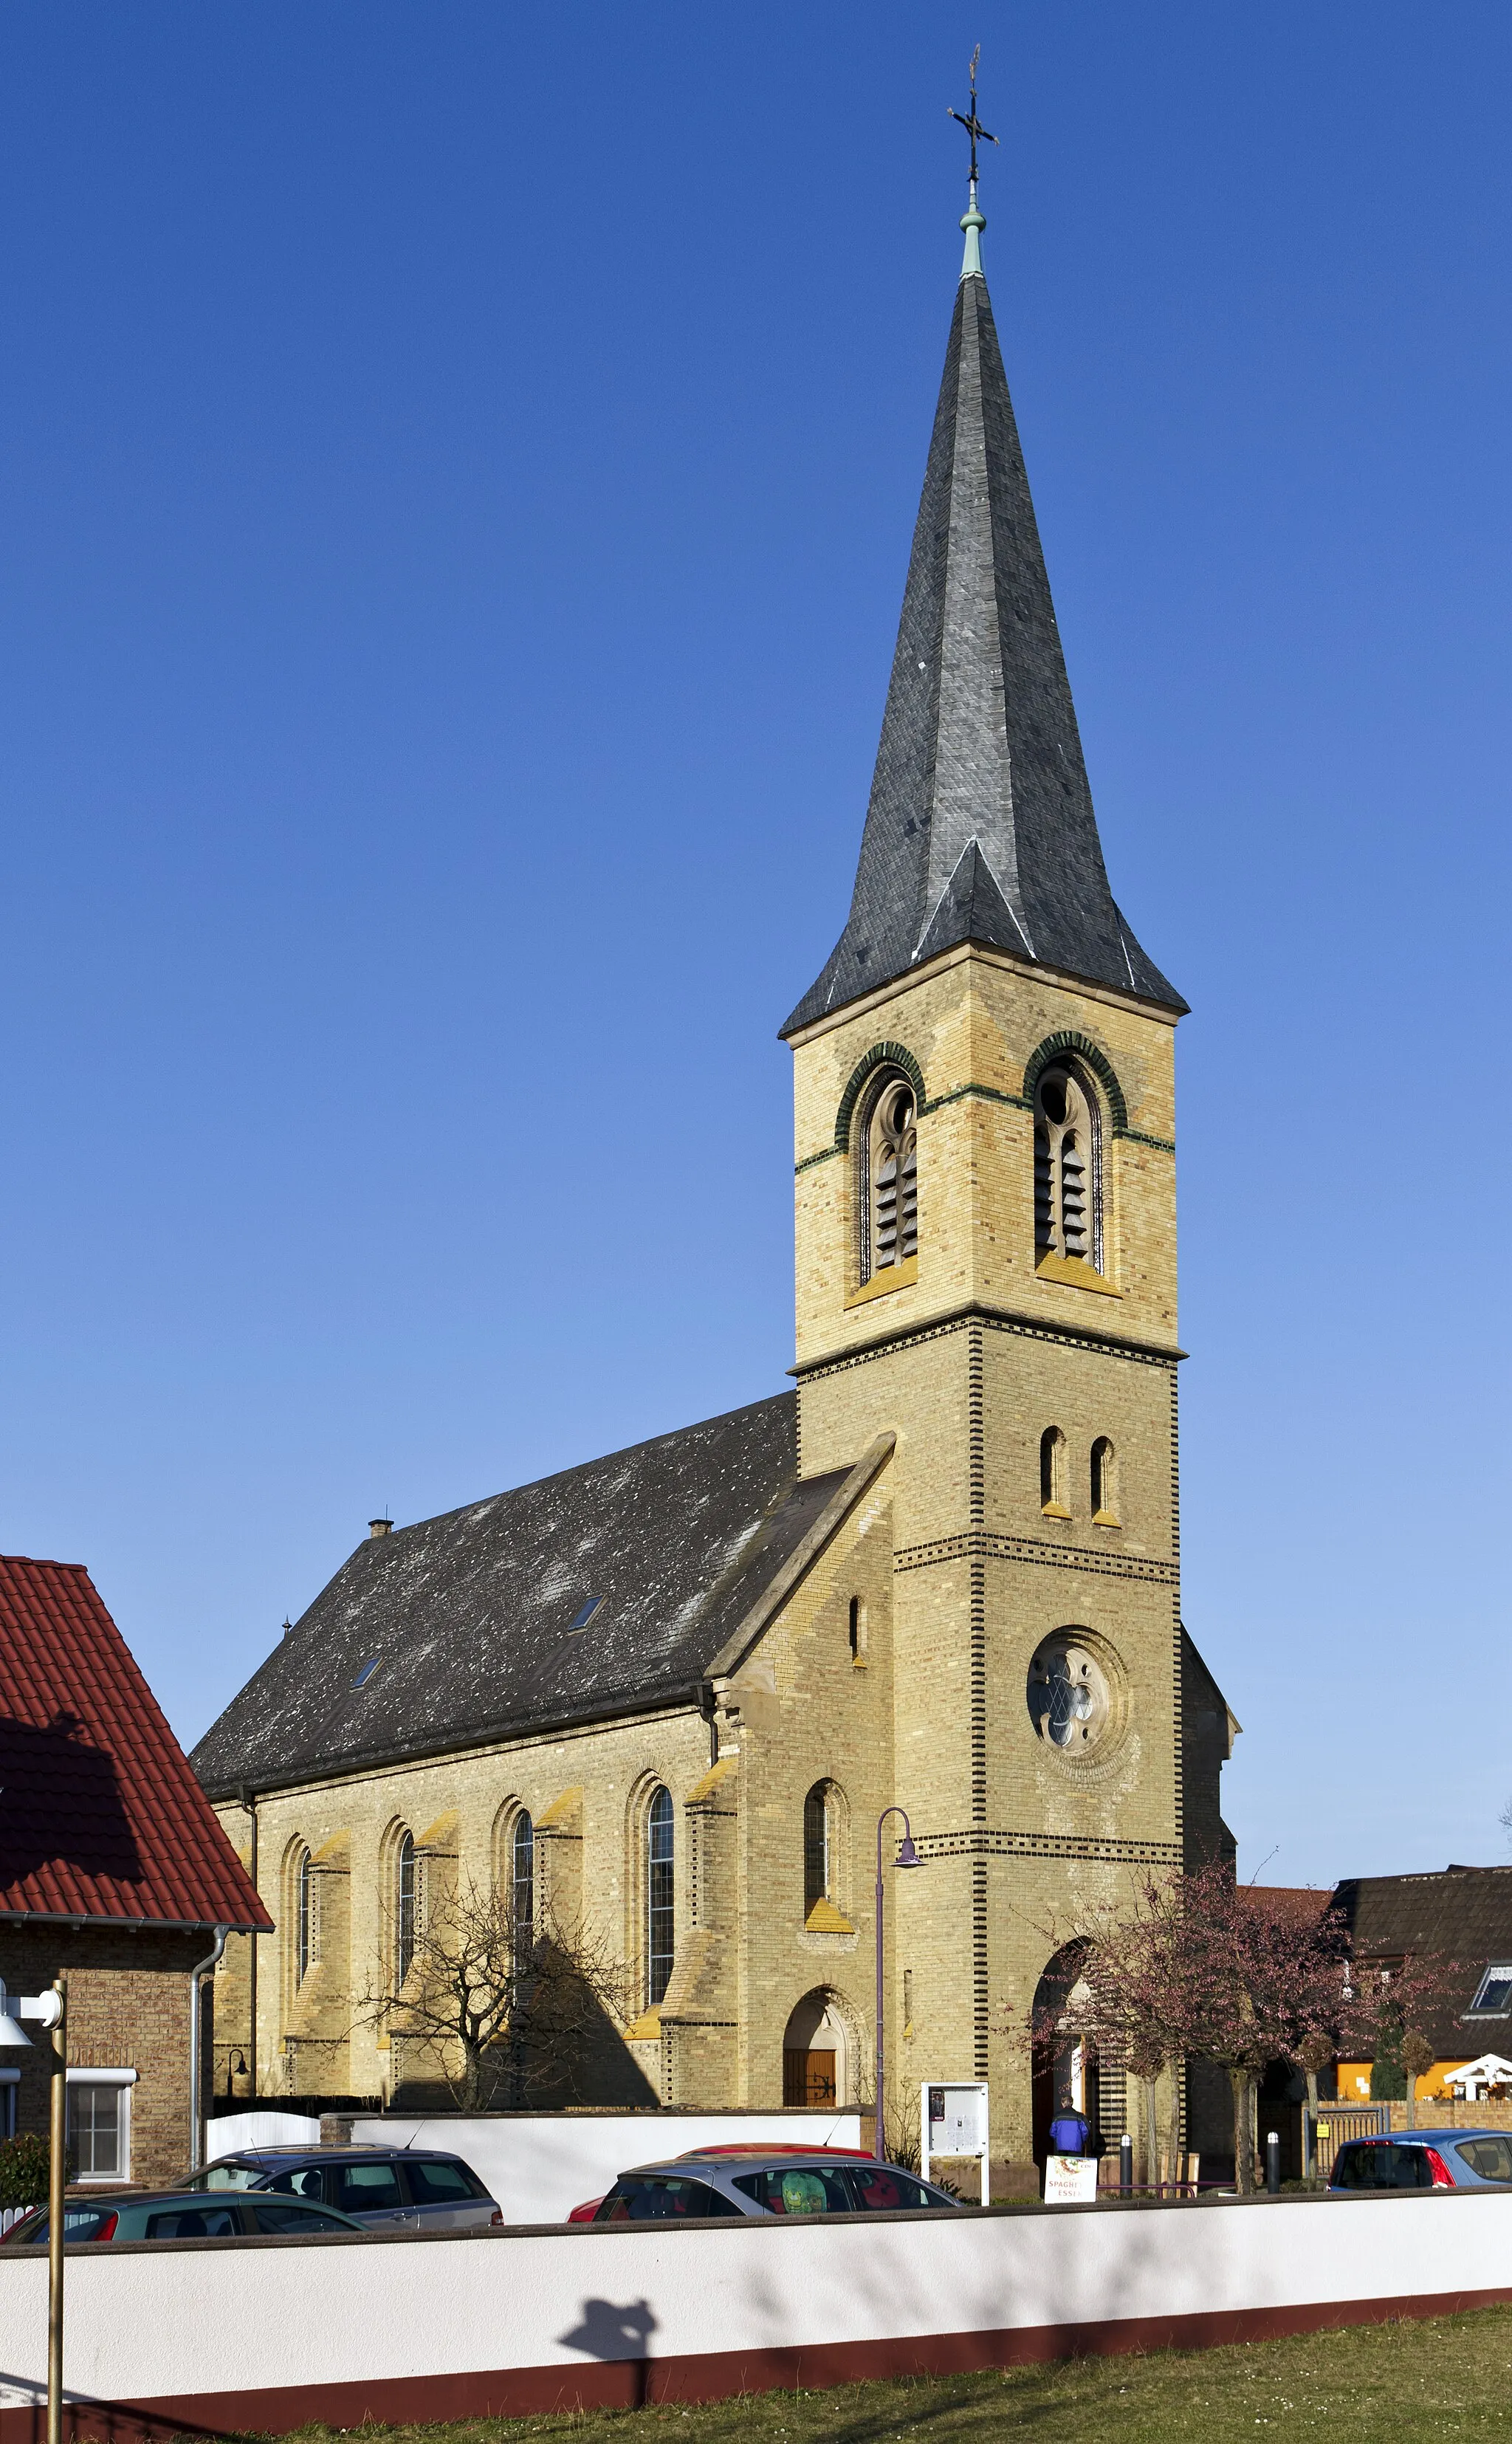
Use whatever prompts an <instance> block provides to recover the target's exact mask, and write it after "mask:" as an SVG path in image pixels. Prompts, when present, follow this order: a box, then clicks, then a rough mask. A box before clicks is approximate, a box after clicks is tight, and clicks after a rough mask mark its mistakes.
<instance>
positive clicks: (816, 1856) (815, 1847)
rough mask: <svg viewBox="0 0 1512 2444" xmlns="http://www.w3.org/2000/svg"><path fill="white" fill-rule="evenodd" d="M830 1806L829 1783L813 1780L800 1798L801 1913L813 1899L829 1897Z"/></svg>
mask: <svg viewBox="0 0 1512 2444" xmlns="http://www.w3.org/2000/svg"><path fill="white" fill-rule="evenodd" d="M831 1813H832V1811H831V1808H830V1794H829V1786H828V1784H827V1783H822V1782H816V1784H815V1785H814V1787H813V1789H812V1790H811V1791H810V1792H809V1794H808V1797H807V1798H806V1799H805V1800H804V1802H803V1915H804V1916H805V1917H806V1916H807V1915H808V1913H809V1911H810V1910H811V1909H812V1908H813V1906H814V1904H815V1902H816V1901H827V1900H830V1899H832V1898H833V1895H832V1893H831V1890H830V1884H831V1880H832V1878H833V1874H834V1866H835V1861H834V1859H833V1856H832V1842H831Z"/></svg>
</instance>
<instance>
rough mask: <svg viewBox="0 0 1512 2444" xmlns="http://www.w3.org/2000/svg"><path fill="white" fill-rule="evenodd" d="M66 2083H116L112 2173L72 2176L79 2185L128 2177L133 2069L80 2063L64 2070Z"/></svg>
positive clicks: (73, 2084)
mask: <svg viewBox="0 0 1512 2444" xmlns="http://www.w3.org/2000/svg"><path fill="white" fill-rule="evenodd" d="M65 2078H66V2080H67V2083H68V2085H69V2086H70V2087H119V2088H120V2104H119V2105H118V2107H117V2111H118V2113H119V2116H120V2149H119V2151H118V2161H117V2165H116V2170H115V2171H114V2172H113V2173H79V2174H76V2175H75V2178H76V2180H77V2181H78V2184H79V2186H80V2188H81V2189H84V2188H88V2187H90V2186H96V2187H103V2186H104V2185H105V2184H106V2183H107V2182H111V2183H115V2184H117V2185H119V2184H120V2182H122V2181H129V2180H130V2178H131V2091H132V2089H133V2088H134V2087H135V2086H136V2084H137V2074H136V2072H135V2071H134V2070H89V2069H85V2068H83V2066H81V2067H80V2068H79V2069H77V2070H69V2071H67V2072H66V2073H65Z"/></svg>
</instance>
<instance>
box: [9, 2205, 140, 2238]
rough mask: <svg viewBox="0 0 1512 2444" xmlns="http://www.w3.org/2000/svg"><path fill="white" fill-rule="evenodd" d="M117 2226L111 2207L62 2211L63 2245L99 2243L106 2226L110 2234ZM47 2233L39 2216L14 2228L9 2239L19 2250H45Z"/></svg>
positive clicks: (43, 2219) (72, 2208)
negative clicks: (85, 2242) (32, 2221)
mask: <svg viewBox="0 0 1512 2444" xmlns="http://www.w3.org/2000/svg"><path fill="white" fill-rule="evenodd" d="M116 2222H117V2216H116V2211H115V2209H114V2208H113V2207H107V2206H98V2207H65V2209H64V2211H63V2236H64V2241H65V2244H66V2245H67V2246H70V2247H71V2246H72V2244H73V2243H74V2242H75V2241H77V2240H98V2239H99V2238H100V2236H101V2232H102V2231H105V2230H106V2228H107V2226H108V2228H109V2231H110V2232H112V2233H113V2232H114V2231H115V2229H116ZM49 2230H50V2227H49V2224H48V2220H47V2217H46V2215H39V2216H38V2218H37V2220H36V2222H35V2223H31V2224H25V2223H23V2224H17V2225H16V2227H15V2230H14V2231H12V2232H11V2233H9V2238H10V2239H12V2240H14V2241H16V2242H17V2243H18V2244H19V2245H20V2246H21V2247H22V2248H26V2249H46V2245H47V2238H48V2233H49Z"/></svg>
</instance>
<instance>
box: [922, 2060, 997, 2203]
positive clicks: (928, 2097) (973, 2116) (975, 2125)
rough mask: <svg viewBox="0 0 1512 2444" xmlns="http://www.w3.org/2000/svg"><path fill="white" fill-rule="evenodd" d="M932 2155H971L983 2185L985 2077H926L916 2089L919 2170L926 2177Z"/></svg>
mask: <svg viewBox="0 0 1512 2444" xmlns="http://www.w3.org/2000/svg"><path fill="white" fill-rule="evenodd" d="M936 2156H944V2157H962V2156H971V2157H976V2159H977V2160H978V2161H979V2162H980V2164H981V2166H982V2203H983V2205H984V2206H986V2205H987V2204H988V2203H989V2196H988V2188H987V2083H986V2080H985V2079H960V2080H938V2079H936V2080H926V2081H925V2083H924V2085H923V2087H922V2088H921V2089H920V2091H919V2170H920V2171H921V2173H922V2174H923V2176H924V2177H925V2179H926V2180H928V2179H929V2178H930V2177H931V2176H930V2165H931V2162H932V2160H933V2159H934V2157H936Z"/></svg>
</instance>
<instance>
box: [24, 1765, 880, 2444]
mask: <svg viewBox="0 0 1512 2444" xmlns="http://www.w3.org/2000/svg"><path fill="white" fill-rule="evenodd" d="M890 1816H901V1817H902V1819H903V1839H902V1841H901V1842H899V1843H898V1845H897V1857H896V1858H895V1859H894V1861H893V1864H894V1867H922V1866H923V1864H924V1861H923V1860H922V1859H921V1858H920V1857H919V1854H918V1852H917V1851H916V1850H915V1848H914V1847H913V1829H912V1827H911V1825H910V1824H909V1820H908V1809H907V1808H906V1807H884V1808H883V1810H882V1813H881V1815H880V1816H879V1817H878V1818H877V1820H876V2113H875V2115H874V2118H873V2132H872V2153H873V2155H874V2156H876V2157H877V2159H878V2161H881V2160H882V2159H883V2158H884V2157H885V2156H886V2152H887V2151H886V2148H885V2147H884V2145H883V2142H882V2063H883V2050H884V2049H883V2038H882V1898H883V1896H882V1827H883V1825H884V1824H886V1823H887V1820H888V1818H889V1817H890ZM47 2444H54V2439H53V2438H52V2437H51V2436H49V2437H48V2439H47Z"/></svg>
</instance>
